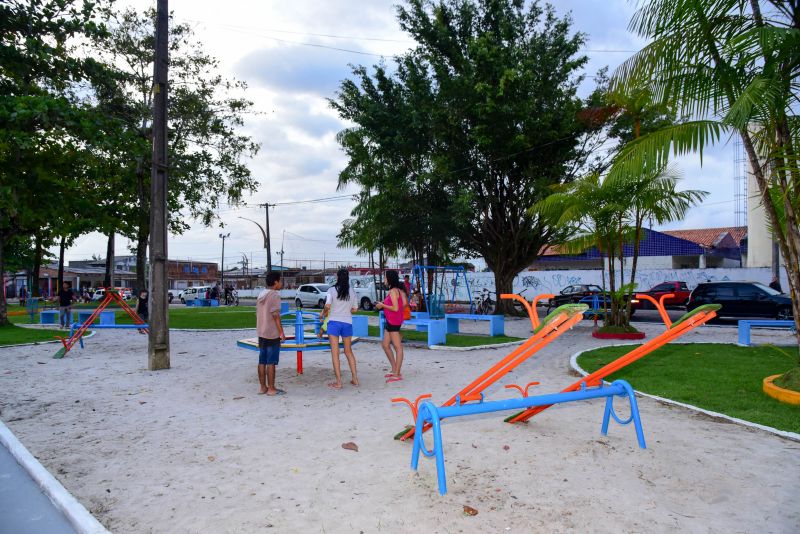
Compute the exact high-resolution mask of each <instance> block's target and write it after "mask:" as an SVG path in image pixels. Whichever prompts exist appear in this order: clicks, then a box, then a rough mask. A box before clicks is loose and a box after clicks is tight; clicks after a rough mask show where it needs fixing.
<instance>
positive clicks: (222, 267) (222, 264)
mask: <svg viewBox="0 0 800 534" xmlns="http://www.w3.org/2000/svg"><path fill="white" fill-rule="evenodd" d="M219 236H220V237H221V238H222V261H221V262H220V264H219V267H220V271H219V272H220V285H221V286H222V290H223V291H225V240H226V239H227V238H229V237H230V236H231V233H230V232H228V233H227V234H219Z"/></svg>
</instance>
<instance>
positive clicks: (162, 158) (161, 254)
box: [147, 0, 169, 371]
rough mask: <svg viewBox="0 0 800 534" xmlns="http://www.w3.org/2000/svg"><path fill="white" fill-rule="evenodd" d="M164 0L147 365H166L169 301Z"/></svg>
mask: <svg viewBox="0 0 800 534" xmlns="http://www.w3.org/2000/svg"><path fill="white" fill-rule="evenodd" d="M168 31H169V6H168V0H158V3H157V7H156V50H155V65H154V66H153V168H152V188H151V192H150V289H151V291H150V335H149V339H148V341H149V342H148V351H147V353H148V360H147V368H148V369H149V370H151V371H157V370H159V369H169V301H168V296H167V170H168V167H167V91H168V86H167V79H168V63H169V53H168V46H167V45H168V39H169V36H168Z"/></svg>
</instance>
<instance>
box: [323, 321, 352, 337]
mask: <svg viewBox="0 0 800 534" xmlns="http://www.w3.org/2000/svg"><path fill="white" fill-rule="evenodd" d="M328 335H329V336H338V337H353V325H351V324H350V323H343V322H341V321H328Z"/></svg>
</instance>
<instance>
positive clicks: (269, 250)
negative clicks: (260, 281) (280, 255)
mask: <svg viewBox="0 0 800 534" xmlns="http://www.w3.org/2000/svg"><path fill="white" fill-rule="evenodd" d="M264 212H265V213H266V215H267V273H269V272H271V271H272V247H271V246H270V244H269V204H268V203H266V202H265V203H264Z"/></svg>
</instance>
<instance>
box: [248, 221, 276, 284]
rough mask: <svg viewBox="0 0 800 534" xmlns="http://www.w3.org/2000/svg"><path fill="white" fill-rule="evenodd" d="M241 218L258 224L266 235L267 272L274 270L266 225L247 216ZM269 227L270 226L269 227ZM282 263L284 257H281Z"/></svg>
mask: <svg viewBox="0 0 800 534" xmlns="http://www.w3.org/2000/svg"><path fill="white" fill-rule="evenodd" d="M239 218H240V219H244V220H245V221H250V222H251V223H253V224H255V225H256V226H258V229H259V230H261V235H262V236H263V237H264V249H265V250H266V251H267V272H269V271H271V270H272V258H271V257H270V256H272V254H271V253H270V250H269V231H268V230H264V227H263V226H261V225H260V224H259V223H258V222H256V221H254V220H253V219H248V218H247V217H239ZM267 228H269V227H267ZM281 250H283V245H281ZM281 263H283V257H281Z"/></svg>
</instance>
